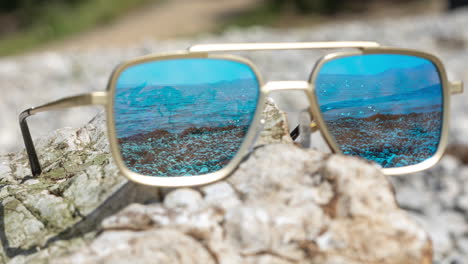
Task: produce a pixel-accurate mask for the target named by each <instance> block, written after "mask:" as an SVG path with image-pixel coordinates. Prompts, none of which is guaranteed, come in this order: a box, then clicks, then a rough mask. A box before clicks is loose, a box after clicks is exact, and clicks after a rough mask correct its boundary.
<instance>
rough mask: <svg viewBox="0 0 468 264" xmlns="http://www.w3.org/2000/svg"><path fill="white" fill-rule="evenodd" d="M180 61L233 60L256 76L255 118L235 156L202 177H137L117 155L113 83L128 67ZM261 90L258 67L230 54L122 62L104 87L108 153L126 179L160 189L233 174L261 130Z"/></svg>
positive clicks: (263, 98) (150, 57) (165, 56)
mask: <svg viewBox="0 0 468 264" xmlns="http://www.w3.org/2000/svg"><path fill="white" fill-rule="evenodd" d="M182 58H198V59H203V58H206V59H221V60H228V61H234V62H238V63H242V64H244V65H246V66H248V67H249V68H250V69H251V70H252V72H253V73H254V75H255V77H256V78H257V80H258V85H259V88H258V89H259V97H258V101H257V109H256V110H255V113H254V117H253V120H252V123H251V124H250V127H249V129H248V131H247V134H246V136H245V138H244V141H243V142H242V144H241V146H240V148H239V150H238V151H237V153H236V155H235V156H234V157H233V158H232V160H231V161H230V162H229V163H228V164H227V165H226V166H225V167H224V168H222V169H220V170H218V171H216V172H212V173H209V174H203V175H196V176H180V175H172V176H170V177H155V176H148V175H143V174H139V173H137V172H134V171H132V170H130V169H129V168H128V167H127V166H126V165H125V162H124V160H123V157H122V154H121V152H120V148H119V145H118V140H117V132H116V126H115V120H114V110H113V109H114V97H115V93H116V84H117V79H118V77H119V76H120V74H121V73H122V72H123V71H124V70H126V69H127V68H129V67H132V66H134V65H137V64H141V63H146V62H154V61H162V60H172V59H182ZM263 87H264V81H263V78H262V76H261V75H260V73H259V71H258V69H257V67H256V66H255V65H254V64H253V63H252V62H251V61H249V60H247V59H245V58H242V57H238V56H233V55H222V54H216V55H212V54H208V53H206V52H195V53H194V52H179V53H172V54H161V55H160V54H158V55H148V56H143V57H139V58H136V59H133V60H130V61H128V62H125V63H123V64H121V65H119V66H117V67H116V68H115V70H114V71H113V73H112V74H111V77H110V80H109V82H108V85H107V92H108V95H109V97H108V98H109V101H108V103H107V105H106V118H107V134H108V137H109V143H110V149H111V153H112V155H113V157H114V160H115V163H116V165H117V167H118V169H119V170H120V171H121V172H122V174H123V175H124V176H126V177H127V178H128V179H130V180H132V181H134V182H137V183H141V184H145V185H151V186H160V187H181V186H185V187H188V186H196V185H204V184H209V183H213V182H216V181H219V180H221V179H223V178H225V177H227V176H228V175H229V174H231V173H232V171H234V169H235V168H236V167H237V166H238V165H239V164H240V162H241V161H242V159H243V157H244V156H245V155H246V154H247V153H248V152H249V148H250V147H251V146H252V145H253V143H254V141H255V139H256V136H257V135H258V128H259V127H260V119H261V115H262V113H263V110H264V106H265V101H266V91H265V89H262V88H263Z"/></svg>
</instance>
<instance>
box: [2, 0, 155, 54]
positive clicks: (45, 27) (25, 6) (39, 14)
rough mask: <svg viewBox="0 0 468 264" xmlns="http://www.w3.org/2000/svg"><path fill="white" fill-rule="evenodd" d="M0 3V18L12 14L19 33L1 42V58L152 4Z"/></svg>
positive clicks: (107, 0)
mask: <svg viewBox="0 0 468 264" xmlns="http://www.w3.org/2000/svg"><path fill="white" fill-rule="evenodd" d="M0 1H2V2H0V14H1V13H2V12H3V13H5V12H10V13H14V14H16V15H17V17H18V19H19V20H20V26H21V30H20V31H19V32H16V33H13V34H10V35H7V36H4V37H3V38H2V39H1V41H0V56H4V55H11V54H15V53H18V52H21V51H24V50H27V49H30V48H33V47H36V46H37V45H40V44H42V43H45V42H47V41H51V40H55V39H60V38H63V37H64V36H68V35H70V34H73V33H77V32H82V31H84V30H87V29H90V28H92V27H94V26H96V25H99V24H105V23H107V22H109V21H111V20H112V19H114V18H115V17H117V16H119V15H121V14H123V13H126V12H128V10H131V9H132V8H135V7H138V6H142V5H144V4H145V3H148V2H154V1H155V0H18V1H11V0H0ZM12 2H13V3H12Z"/></svg>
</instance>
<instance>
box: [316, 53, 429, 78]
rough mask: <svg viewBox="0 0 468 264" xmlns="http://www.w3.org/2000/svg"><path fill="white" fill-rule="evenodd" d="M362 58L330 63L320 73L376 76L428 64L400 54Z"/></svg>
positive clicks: (369, 55)
mask: <svg viewBox="0 0 468 264" xmlns="http://www.w3.org/2000/svg"><path fill="white" fill-rule="evenodd" d="M361 57H362V56H361ZM361 57H356V56H350V57H343V58H339V59H335V60H332V61H329V62H327V63H326V64H324V65H323V67H322V68H321V69H320V73H321V74H349V75H374V74H379V73H382V72H385V71H388V70H392V69H395V67H398V69H405V68H415V67H418V66H421V65H422V64H427V62H428V61H427V60H426V59H422V58H419V57H414V56H405V55H398V54H395V55H393V54H373V55H371V54H368V55H365V57H362V58H361ZM357 58H361V59H357ZM364 58H365V59H364Z"/></svg>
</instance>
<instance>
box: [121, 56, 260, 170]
mask: <svg viewBox="0 0 468 264" xmlns="http://www.w3.org/2000/svg"><path fill="white" fill-rule="evenodd" d="M115 89H116V91H115V98H114V109H113V110H114V119H115V120H114V121H115V128H116V133H117V138H118V142H119V147H120V151H121V156H122V159H123V161H124V163H125V165H126V166H127V167H128V168H129V169H130V170H132V171H134V172H137V173H140V174H143V175H150V176H161V177H165V176H166V177H167V176H190V175H201V174H207V173H212V172H215V171H218V170H220V169H222V168H223V167H224V166H226V165H227V164H228V163H229V162H230V161H231V160H232V158H233V157H234V156H235V155H236V153H237V151H238V150H239V148H240V146H241V144H242V142H243V140H244V137H245V136H246V133H247V131H248V129H249V126H250V124H251V122H252V120H253V117H254V114H255V110H256V108H257V101H258V99H259V82H258V80H257V77H256V75H255V73H254V72H253V71H252V69H251V68H250V67H249V66H248V65H246V64H243V63H240V62H237V61H231V60H224V59H212V58H180V59H170V60H161V61H153V62H146V63H141V64H137V65H134V66H131V67H129V68H126V69H125V70H124V71H123V72H122V73H121V74H120V75H119V77H118V78H117V83H116V87H115Z"/></svg>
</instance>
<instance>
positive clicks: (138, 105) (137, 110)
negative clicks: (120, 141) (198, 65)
mask: <svg viewBox="0 0 468 264" xmlns="http://www.w3.org/2000/svg"><path fill="white" fill-rule="evenodd" d="M256 85H257V83H256V80H254V79H245V80H237V81H229V82H227V81H226V82H218V83H208V84H197V85H171V86H169V85H165V86H154V85H153V86H151V85H146V86H143V87H142V86H138V87H129V88H119V90H117V95H116V96H115V98H116V100H115V103H114V111H115V116H116V117H117V118H116V128H117V132H118V135H119V137H128V136H131V135H134V134H139V133H144V132H150V131H152V130H155V129H165V130H167V131H170V132H181V131H183V130H185V129H186V128H187V127H193V126H195V127H204V126H210V127H211V126H214V127H216V126H221V127H222V126H226V125H230V124H235V125H246V124H249V123H250V121H251V115H252V113H253V112H255V109H256V106H257V99H258V97H257V96H252V91H256V89H257V88H256Z"/></svg>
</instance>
